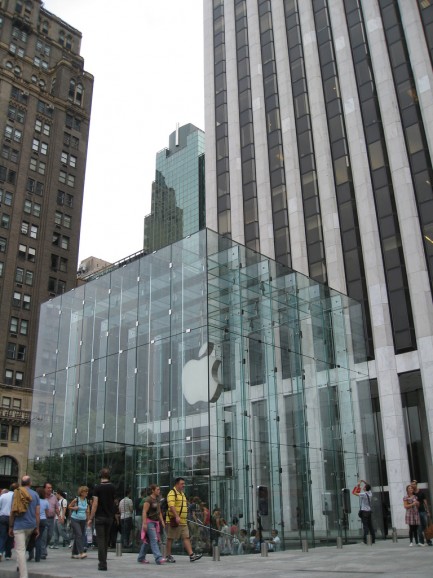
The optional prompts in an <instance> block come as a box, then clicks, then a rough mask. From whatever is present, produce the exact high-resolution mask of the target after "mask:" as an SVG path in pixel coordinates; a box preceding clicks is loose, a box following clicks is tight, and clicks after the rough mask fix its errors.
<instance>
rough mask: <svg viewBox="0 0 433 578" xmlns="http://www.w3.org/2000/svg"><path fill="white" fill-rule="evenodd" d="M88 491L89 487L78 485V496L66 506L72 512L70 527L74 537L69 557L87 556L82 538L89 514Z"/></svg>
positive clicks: (84, 535) (84, 536)
mask: <svg viewBox="0 0 433 578" xmlns="http://www.w3.org/2000/svg"><path fill="white" fill-rule="evenodd" d="M88 493H89V488H88V487H87V486H80V487H79V488H78V496H77V497H76V498H74V499H73V500H72V502H71V503H70V504H69V506H68V508H69V509H70V510H71V512H72V513H71V528H72V534H73V537H74V545H73V546H72V555H71V558H76V559H82V558H87V554H86V553H85V552H84V543H85V542H84V540H85V538H86V523H87V520H88V518H89V514H90V508H89V502H88V501H87V494H88Z"/></svg>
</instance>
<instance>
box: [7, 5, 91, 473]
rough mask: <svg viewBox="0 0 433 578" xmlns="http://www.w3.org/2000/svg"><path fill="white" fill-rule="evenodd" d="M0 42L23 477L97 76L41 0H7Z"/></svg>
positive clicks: (77, 210)
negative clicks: (46, 314)
mask: <svg viewBox="0 0 433 578" xmlns="http://www.w3.org/2000/svg"><path fill="white" fill-rule="evenodd" d="M0 40H1V42H0V55H1V68H0V138H1V144H0V146H1V150H0V152H1V159H0V384H1V388H0V406H1V414H0V415H1V417H0V421H1V448H0V455H1V456H2V457H0V473H2V474H4V473H5V472H9V473H10V474H11V473H13V472H15V473H16V475H21V474H22V473H23V468H25V465H26V457H27V456H26V452H25V453H24V455H22V456H21V455H20V456H18V454H19V451H18V444H19V443H21V442H22V441H23V439H24V435H23V432H21V433H20V427H21V428H24V426H26V425H28V423H29V419H30V413H29V411H24V410H25V409H26V410H29V409H30V404H29V403H27V401H26V399H27V397H28V394H29V390H30V389H31V388H32V383H33V371H34V354H35V344H36V338H37V329H38V319H39V305H40V303H41V302H42V301H45V300H47V299H48V298H50V297H53V296H56V295H58V294H61V293H63V292H64V291H66V290H69V289H71V288H73V287H75V284H76V272H77V261H78V244H79V238H80V226H81V210H82V201H83V189H84V174H85V167H86V153H87V142H88V136H89V122H90V111H91V103H92V90H93V77H92V75H91V74H89V73H88V72H86V71H85V70H84V61H83V58H82V57H81V56H80V44H81V33H80V32H79V31H78V30H76V29H75V28H73V27H71V26H70V25H69V24H67V23H66V22H63V21H62V20H61V19H60V18H58V17H57V16H55V15H53V14H51V13H50V12H48V11H47V10H45V9H44V8H43V5H42V2H41V1H40V0H32V1H30V0H27V1H24V0H23V1H19V0H17V1H15V0H13V1H12V0H2V1H1V2H0ZM17 456H18V457H17ZM12 477H13V476H12ZM15 477H16V476H15Z"/></svg>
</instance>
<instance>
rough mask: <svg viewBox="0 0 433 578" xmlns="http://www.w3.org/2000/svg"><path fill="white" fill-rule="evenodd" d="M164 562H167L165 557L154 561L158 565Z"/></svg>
mask: <svg viewBox="0 0 433 578" xmlns="http://www.w3.org/2000/svg"><path fill="white" fill-rule="evenodd" d="M166 562H167V560H166V559H165V558H160V559H159V560H157V561H156V563H157V564H158V565H160V564H165V563H166Z"/></svg>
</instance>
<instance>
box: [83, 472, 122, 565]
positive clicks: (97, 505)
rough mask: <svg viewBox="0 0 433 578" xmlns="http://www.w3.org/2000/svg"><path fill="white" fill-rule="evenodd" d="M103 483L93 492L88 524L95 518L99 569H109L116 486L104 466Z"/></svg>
mask: <svg viewBox="0 0 433 578" xmlns="http://www.w3.org/2000/svg"><path fill="white" fill-rule="evenodd" d="M100 478H101V483H100V484H98V485H96V486H95V489H94V492H93V501H92V510H91V512H90V516H89V519H88V520H87V525H88V526H91V525H92V524H93V519H94V520H95V531H96V539H97V541H98V570H103V571H105V570H107V553H108V541H109V539H110V529H111V525H112V523H113V518H114V499H115V495H116V488H115V487H114V485H113V484H112V483H111V481H110V470H109V469H108V468H103V469H102V470H101V473H100Z"/></svg>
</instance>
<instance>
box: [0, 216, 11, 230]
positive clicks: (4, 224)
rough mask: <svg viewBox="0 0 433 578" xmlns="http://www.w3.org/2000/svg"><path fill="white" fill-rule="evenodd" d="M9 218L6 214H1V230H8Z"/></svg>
mask: <svg viewBox="0 0 433 578" xmlns="http://www.w3.org/2000/svg"><path fill="white" fill-rule="evenodd" d="M10 220H11V218H10V216H9V215H6V213H3V214H2V216H1V219H0V227H1V228H2V229H9V223H10Z"/></svg>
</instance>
